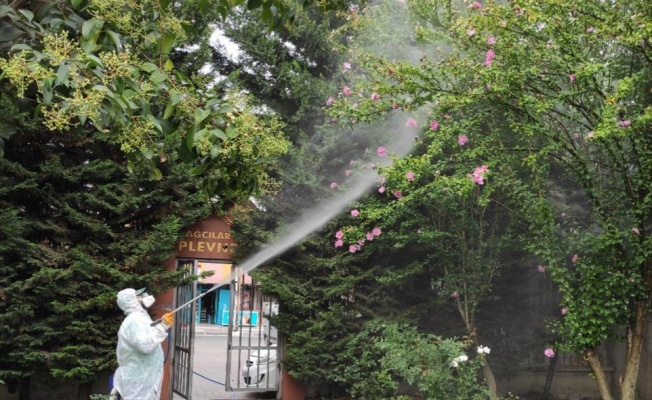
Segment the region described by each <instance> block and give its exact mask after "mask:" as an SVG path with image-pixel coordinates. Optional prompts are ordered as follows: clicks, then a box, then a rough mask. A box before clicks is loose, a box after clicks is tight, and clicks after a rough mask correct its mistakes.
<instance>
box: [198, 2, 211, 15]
mask: <svg viewBox="0 0 652 400" xmlns="http://www.w3.org/2000/svg"><path fill="white" fill-rule="evenodd" d="M208 6H209V3H208V0H199V1H198V2H197V8H199V11H201V12H202V13H205V12H207V11H208Z"/></svg>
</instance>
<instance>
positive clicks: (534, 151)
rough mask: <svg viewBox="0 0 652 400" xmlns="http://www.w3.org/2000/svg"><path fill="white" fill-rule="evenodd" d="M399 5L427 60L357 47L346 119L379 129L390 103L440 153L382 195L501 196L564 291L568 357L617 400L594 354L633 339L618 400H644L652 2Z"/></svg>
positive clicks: (430, 150) (407, 164)
mask: <svg viewBox="0 0 652 400" xmlns="http://www.w3.org/2000/svg"><path fill="white" fill-rule="evenodd" d="M392 7H393V8H396V7H403V9H404V10H403V13H407V12H409V13H410V18H412V20H413V21H414V22H415V26H416V28H415V29H414V30H413V31H412V33H413V36H412V37H413V38H415V39H416V40H418V41H419V42H420V43H422V45H423V46H424V48H426V49H427V50H426V51H424V52H423V53H422V56H421V57H420V58H419V59H418V60H416V59H414V58H412V59H411V60H409V62H400V61H396V60H395V59H389V58H384V57H379V56H378V55H376V54H370V53H367V52H365V48H364V46H360V47H358V48H355V49H354V51H353V53H354V54H356V56H357V62H358V65H359V68H361V69H362V70H364V71H365V74H366V75H364V76H362V79H360V80H359V82H358V83H357V84H356V85H351V86H350V87H349V90H350V94H351V96H350V97H349V96H346V97H342V98H340V99H339V101H338V102H336V103H335V105H334V106H335V109H334V113H335V115H338V116H342V117H344V116H345V117H347V118H354V119H365V120H371V119H373V118H375V117H374V116H376V115H382V114H386V113H388V112H392V108H393V107H392V106H394V108H396V107H399V108H404V109H408V110H417V109H419V108H422V109H425V110H426V112H427V113H428V114H429V115H428V116H427V119H423V118H422V119H419V118H418V117H416V118H415V122H414V124H415V125H416V126H420V127H422V128H423V129H424V130H425V131H426V134H425V144H424V146H426V149H427V150H426V152H425V153H424V154H415V155H414V156H413V157H410V158H408V159H405V160H402V162H401V163H400V164H399V165H398V166H396V167H395V168H392V169H391V170H388V171H386V174H387V175H388V177H391V176H394V177H403V179H402V180H401V181H396V180H394V181H390V182H389V184H388V185H387V187H386V188H385V189H386V190H387V191H388V192H392V191H393V192H396V191H399V192H400V193H401V195H402V197H403V198H407V199H409V198H410V196H411V195H414V196H423V193H428V195H431V196H435V197H440V195H439V191H441V190H442V189H445V190H446V191H448V192H450V191H451V190H452V191H455V190H460V189H461V190H464V188H469V187H470V186H475V187H476V188H477V190H482V192H494V193H496V192H498V191H501V189H500V188H503V190H502V192H503V193H505V194H509V197H510V199H511V201H509V204H511V205H512V207H513V210H514V211H516V212H517V215H518V216H519V218H520V220H521V221H522V222H523V223H524V226H525V227H527V229H528V230H529V234H528V235H527V236H525V238H526V241H525V242H524V243H526V244H527V247H528V249H529V250H530V251H533V252H535V253H536V254H538V256H539V263H540V264H541V268H542V270H545V271H550V272H551V273H552V275H553V278H554V279H555V281H556V282H557V283H558V284H559V285H560V288H561V294H562V300H561V304H560V312H559V316H560V317H559V325H558V330H557V332H558V333H559V334H560V335H561V342H560V343H559V344H558V346H557V350H567V351H577V352H582V353H583V354H584V356H585V357H586V359H587V360H588V362H589V364H590V365H591V367H592V369H593V372H594V374H595V376H596V382H597V384H598V386H599V388H600V392H601V394H602V396H603V398H604V399H611V398H613V397H612V394H611V393H610V388H609V387H608V384H607V382H606V378H605V376H604V373H603V369H602V366H601V361H600V359H599V358H598V356H597V351H596V349H597V347H598V346H599V345H600V344H602V343H604V342H605V341H608V340H611V339H613V337H612V336H613V334H614V332H617V330H616V329H615V328H625V329H626V331H627V335H626V336H625V339H626V346H627V356H626V368H625V373H624V377H623V384H622V386H621V389H620V391H621V393H620V398H623V399H633V398H634V392H635V386H636V380H637V375H638V366H639V362H640V353H641V346H642V338H643V334H644V331H645V321H646V318H647V314H648V311H649V309H648V304H649V298H650V296H651V293H652V289H651V287H652V286H651V285H650V282H651V277H652V269H651V268H650V265H652V264H651V263H650V259H649V255H648V252H647V251H646V250H645V249H646V248H647V247H648V242H649V240H650V239H649V236H648V232H647V230H648V229H649V224H650V212H651V211H652V209H651V208H650V206H649V201H648V200H647V199H648V198H649V196H650V193H651V191H650V189H651V187H650V182H649V179H648V178H647V177H648V175H649V171H648V168H649V165H650V157H651V155H650V152H649V147H650V146H649V140H648V139H647V137H648V136H647V135H646V133H647V132H648V131H649V128H650V122H649V121H650V110H651V109H652V108H651V107H650V101H651V98H650V74H651V67H652V65H651V63H650V60H651V59H652V58H651V57H650V39H649V38H650V29H651V27H652V19H651V14H650V8H649V5H647V3H646V2H643V1H640V2H639V1H633V2H632V1H628V2H619V1H616V2H608V3H605V2H599V1H595V2H584V3H582V4H581V5H580V4H577V3H575V2H566V1H563V0H554V1H552V0H551V1H528V0H524V1H514V2H509V3H507V4H503V3H500V2H485V3H480V2H473V3H468V4H466V3H464V4H463V3H462V2H437V1H435V2H432V1H418V0H416V1H411V2H408V3H407V4H406V5H405V4H404V5H396V4H394V5H392V6H390V7H389V8H392ZM379 10H381V11H382V9H381V8H380V7H371V8H370V9H369V10H368V14H367V15H370V16H371V15H373V13H375V12H379ZM396 14H397V12H396V11H394V13H393V14H392V15H396ZM385 15H387V14H385ZM372 20H374V19H373V18H372ZM410 172H411V173H412V174H413V175H407V176H406V175H405V174H406V173H407V174H409V173H410ZM410 176H412V179H410ZM406 178H407V179H406ZM413 180H414V181H413ZM407 181H410V182H407ZM466 190H468V189H466ZM487 200H490V198H487ZM401 201H403V199H399V200H398V201H397V203H398V204H400V203H401ZM408 201H409V200H408ZM399 207H400V206H396V208H397V209H398V208H399ZM373 213H374V211H373V210H370V211H369V214H372V215H373ZM382 215H384V214H382ZM562 307H563V312H562ZM548 354H549V355H551V354H552V353H551V352H550V351H549V352H548Z"/></svg>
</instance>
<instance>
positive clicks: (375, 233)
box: [371, 228, 382, 236]
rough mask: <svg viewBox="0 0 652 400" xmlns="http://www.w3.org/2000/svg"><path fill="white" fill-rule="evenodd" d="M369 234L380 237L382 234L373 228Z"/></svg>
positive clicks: (378, 229)
mask: <svg viewBox="0 0 652 400" xmlns="http://www.w3.org/2000/svg"><path fill="white" fill-rule="evenodd" d="M371 233H373V234H374V236H380V234H381V233H382V232H381V231H380V228H374V229H372V230H371Z"/></svg>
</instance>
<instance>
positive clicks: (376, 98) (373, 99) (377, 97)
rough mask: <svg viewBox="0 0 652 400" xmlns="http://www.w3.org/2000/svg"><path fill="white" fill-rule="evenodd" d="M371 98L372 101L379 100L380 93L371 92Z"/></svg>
mask: <svg viewBox="0 0 652 400" xmlns="http://www.w3.org/2000/svg"><path fill="white" fill-rule="evenodd" d="M371 100H372V101H376V100H380V95H379V94H378V93H372V94H371Z"/></svg>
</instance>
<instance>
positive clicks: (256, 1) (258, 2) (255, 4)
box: [247, 0, 263, 10]
mask: <svg viewBox="0 0 652 400" xmlns="http://www.w3.org/2000/svg"><path fill="white" fill-rule="evenodd" d="M262 5H263V0H247V9H248V10H255V9H256V8H259V7H260V6H262Z"/></svg>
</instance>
